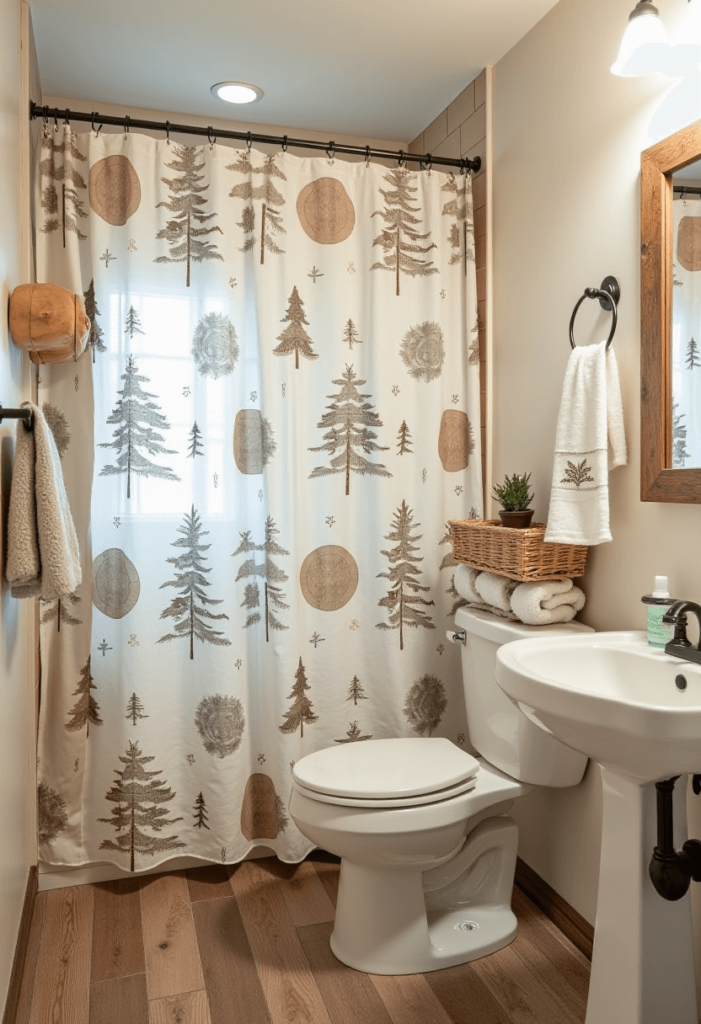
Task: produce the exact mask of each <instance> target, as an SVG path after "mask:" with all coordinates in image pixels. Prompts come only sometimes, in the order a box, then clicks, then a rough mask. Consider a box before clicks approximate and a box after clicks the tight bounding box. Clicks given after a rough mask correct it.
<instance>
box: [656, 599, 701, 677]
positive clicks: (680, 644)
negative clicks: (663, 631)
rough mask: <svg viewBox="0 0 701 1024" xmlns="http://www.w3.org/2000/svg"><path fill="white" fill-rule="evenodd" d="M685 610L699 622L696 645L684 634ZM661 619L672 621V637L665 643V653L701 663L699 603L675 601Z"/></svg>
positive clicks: (700, 611) (700, 610)
mask: <svg viewBox="0 0 701 1024" xmlns="http://www.w3.org/2000/svg"><path fill="white" fill-rule="evenodd" d="M687 612H692V614H693V615H695V616H696V620H697V622H698V624H699V642H698V644H697V645H696V647H694V645H693V644H692V643H691V641H690V640H689V639H688V637H687V635H686V613H687ZM662 621H663V622H669V623H674V638H673V639H672V640H670V641H669V643H668V644H665V651H666V653H667V654H673V655H674V657H675V658H683V659H684V660H685V661H695V662H696V663H697V664H699V665H701V605H698V604H695V603H694V602H693V601H675V602H674V604H672V605H670V606H669V608H668V609H667V611H666V612H665V614H664V615H663V616H662Z"/></svg>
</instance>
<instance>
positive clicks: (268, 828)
mask: <svg viewBox="0 0 701 1024" xmlns="http://www.w3.org/2000/svg"><path fill="white" fill-rule="evenodd" d="M279 827H280V826H279V824H278V812H277V793H276V792H275V786H274V784H273V780H272V779H271V778H270V776H269V775H264V774H263V773H262V772H256V773H255V774H254V775H250V776H249V778H248V782H247V783H246V791H245V792H244V794H243V804H242V806H241V831H242V832H243V834H244V835H245V837H246V839H249V840H250V839H276V838H277V834H278V831H279Z"/></svg>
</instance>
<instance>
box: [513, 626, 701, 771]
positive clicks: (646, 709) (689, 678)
mask: <svg viewBox="0 0 701 1024" xmlns="http://www.w3.org/2000/svg"><path fill="white" fill-rule="evenodd" d="M681 676H683V677H684V680H686V688H685V689H679V688H678V686H677V684H676V682H675V680H676V679H677V678H678V677H681ZM496 678H497V682H498V683H499V686H500V687H501V689H502V690H503V691H504V692H505V693H506V694H507V695H508V696H509V697H510V698H511V699H512V700H513V701H514V702H515V703H516V704H517V705H518V706H519V707H520V708H521V710H522V711H523V712H524V714H526V715H527V716H528V717H529V718H530V719H531V720H532V721H534V722H536V723H537V724H538V725H540V726H541V727H542V728H544V729H546V730H547V731H548V732H551V733H552V734H553V735H554V736H555V737H556V738H557V739H559V740H561V742H563V743H565V744H567V746H570V747H573V748H574V749H575V750H579V751H581V753H583V754H586V755H587V756H588V757H591V758H592V759H593V760H595V761H598V762H599V764H601V765H603V766H604V767H607V768H610V769H611V770H613V771H615V772H617V773H618V774H621V775H624V776H626V777H627V778H630V779H634V780H636V781H637V782H639V783H649V782H655V781H657V780H659V779H664V778H669V777H670V776H672V775H683V774H692V773H695V772H701V665H695V664H692V663H691V662H688V661H683V660H681V659H680V658H674V657H672V656H671V655H668V654H665V652H664V649H661V648H654V647H649V646H648V644H647V642H646V637H645V633H637V632H635V633H634V632H615V633H613V632H612V633H583V634H580V635H575V636H562V637H557V638H554V637H553V638H548V637H543V638H542V639H541V638H540V637H536V638H534V639H529V640H516V641H515V642H513V643H510V644H506V645H504V646H503V647H501V648H500V649H499V651H498V652H497V669H496Z"/></svg>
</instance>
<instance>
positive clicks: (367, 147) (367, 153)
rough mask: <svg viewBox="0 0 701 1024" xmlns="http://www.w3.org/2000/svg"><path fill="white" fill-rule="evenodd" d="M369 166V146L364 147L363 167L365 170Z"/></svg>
mask: <svg viewBox="0 0 701 1024" xmlns="http://www.w3.org/2000/svg"><path fill="white" fill-rule="evenodd" d="M369 166H370V147H369V146H366V147H365V169H366V170H367V169H368V167H369Z"/></svg>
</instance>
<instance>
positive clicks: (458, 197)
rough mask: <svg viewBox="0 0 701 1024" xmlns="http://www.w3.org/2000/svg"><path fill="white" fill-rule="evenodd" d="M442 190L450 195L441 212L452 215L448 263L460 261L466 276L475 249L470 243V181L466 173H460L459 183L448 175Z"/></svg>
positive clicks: (471, 236) (471, 228)
mask: <svg viewBox="0 0 701 1024" xmlns="http://www.w3.org/2000/svg"><path fill="white" fill-rule="evenodd" d="M441 190H442V191H443V192H447V193H448V195H450V196H452V199H449V200H448V202H447V203H446V204H445V205H444V207H443V214H444V215H445V216H446V217H454V218H455V219H454V222H453V223H452V224H451V225H450V232H449V234H448V241H449V242H450V247H451V249H453V252H452V253H451V256H450V263H451V265H454V264H456V263H460V264H461V265H462V268H463V274H464V275H465V276H466V277H467V264H468V262H469V261H470V260H473V261H474V258H475V250H474V246H473V244H472V239H473V237H474V235H473V220H472V183H471V182H470V183H469V188H468V177H467V175H466V174H464V175H462V177H461V179H460V183H458V180H457V178H456V177H455V175H454V174H449V175H448V180H447V181H446V183H445V184H444V185H443V186H442V189H441Z"/></svg>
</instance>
